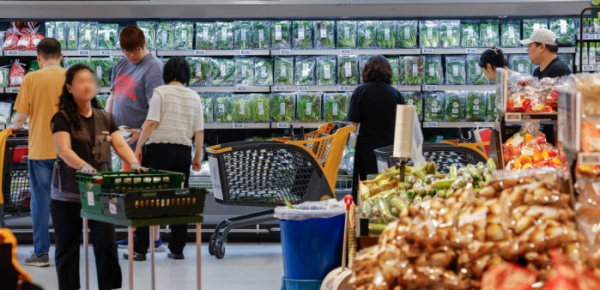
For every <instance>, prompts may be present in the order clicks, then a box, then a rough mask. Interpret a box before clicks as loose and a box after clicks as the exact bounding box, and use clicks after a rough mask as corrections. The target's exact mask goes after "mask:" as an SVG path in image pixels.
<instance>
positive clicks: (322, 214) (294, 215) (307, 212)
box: [274, 199, 346, 221]
mask: <svg viewBox="0 0 600 290" xmlns="http://www.w3.org/2000/svg"><path fill="white" fill-rule="evenodd" d="M345 213H346V206H345V205H344V202H343V201H337V200H335V199H329V200H323V201H307V202H303V203H301V204H296V205H294V208H289V207H276V208H275V215H274V217H276V218H278V219H282V220H292V221H303V220H307V219H326V218H331V217H335V216H338V215H342V214H345Z"/></svg>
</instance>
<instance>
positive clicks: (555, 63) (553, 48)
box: [521, 28, 572, 79]
mask: <svg viewBox="0 0 600 290" xmlns="http://www.w3.org/2000/svg"><path fill="white" fill-rule="evenodd" d="M521 44H523V45H529V48H528V49H527V52H528V53H529V59H530V60H531V63H533V64H535V65H539V67H538V68H536V69H535V71H533V76H534V77H537V78H538V79H542V78H557V77H562V76H566V75H570V74H572V72H571V69H570V68H569V67H568V66H567V65H566V64H565V63H564V62H562V61H561V60H560V59H559V58H558V57H556V53H557V52H558V46H557V45H556V34H554V32H552V31H550V30H548V29H544V28H542V29H538V30H535V31H534V32H533V33H532V34H531V36H530V37H529V39H524V40H521Z"/></svg>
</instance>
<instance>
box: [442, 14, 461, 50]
mask: <svg viewBox="0 0 600 290" xmlns="http://www.w3.org/2000/svg"><path fill="white" fill-rule="evenodd" d="M459 27H460V21H458V20H447V21H440V41H441V43H442V47H444V48H449V47H458V46H459V44H460V43H459V42H460V33H459Z"/></svg>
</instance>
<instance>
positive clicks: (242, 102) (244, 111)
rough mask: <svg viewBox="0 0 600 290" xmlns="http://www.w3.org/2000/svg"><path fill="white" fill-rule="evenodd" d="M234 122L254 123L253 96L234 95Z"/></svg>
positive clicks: (232, 99) (232, 100)
mask: <svg viewBox="0 0 600 290" xmlns="http://www.w3.org/2000/svg"><path fill="white" fill-rule="evenodd" d="M231 102H232V103H233V122H234V123H251V122H252V95H233V97H232V98H231Z"/></svg>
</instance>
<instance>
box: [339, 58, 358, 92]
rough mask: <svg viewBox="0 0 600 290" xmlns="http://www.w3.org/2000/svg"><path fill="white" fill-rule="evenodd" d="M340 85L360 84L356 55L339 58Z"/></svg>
mask: <svg viewBox="0 0 600 290" xmlns="http://www.w3.org/2000/svg"><path fill="white" fill-rule="evenodd" d="M338 83H339V84H340V85H356V84H358V58H357V57H356V56H355V55H340V56H338Z"/></svg>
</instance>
